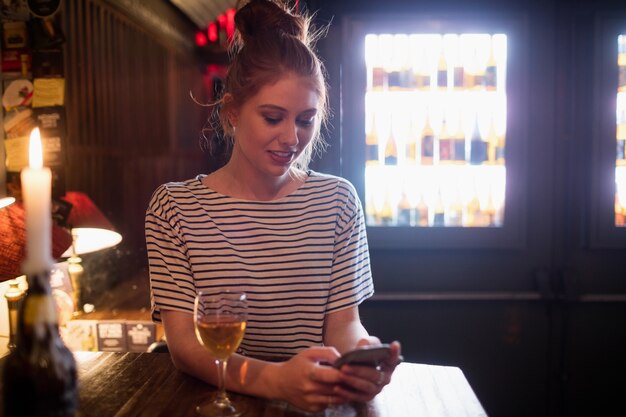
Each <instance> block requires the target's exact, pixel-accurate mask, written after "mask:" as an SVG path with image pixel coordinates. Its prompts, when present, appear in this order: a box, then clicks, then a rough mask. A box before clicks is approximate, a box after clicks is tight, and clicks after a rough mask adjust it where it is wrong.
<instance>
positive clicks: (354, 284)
mask: <svg viewBox="0 0 626 417" xmlns="http://www.w3.org/2000/svg"><path fill="white" fill-rule="evenodd" d="M337 194H338V195H339V196H341V201H342V207H339V212H338V219H337V227H336V232H335V247H334V253H333V265H332V271H331V281H330V293H329V297H328V305H327V306H326V312H327V313H332V312H334V311H339V310H343V309H345V308H348V307H353V306H355V305H358V304H360V303H361V302H362V301H363V300H365V299H366V298H369V297H371V296H372V295H373V294H374V284H373V282H372V273H371V269H370V259H369V249H368V245H367V234H366V229H365V221H364V216H363V210H362V208H361V202H360V201H359V198H358V196H357V194H356V190H355V189H354V186H353V185H352V184H350V183H349V182H348V181H346V180H340V181H339V182H338V188H337Z"/></svg>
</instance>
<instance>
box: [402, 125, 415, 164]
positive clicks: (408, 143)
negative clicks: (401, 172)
mask: <svg viewBox="0 0 626 417" xmlns="http://www.w3.org/2000/svg"><path fill="white" fill-rule="evenodd" d="M415 124H416V122H415V119H414V118H411V120H409V129H408V132H407V136H406V140H405V142H404V162H405V163H406V164H407V165H415V164H416V163H417V128H416V126H415Z"/></svg>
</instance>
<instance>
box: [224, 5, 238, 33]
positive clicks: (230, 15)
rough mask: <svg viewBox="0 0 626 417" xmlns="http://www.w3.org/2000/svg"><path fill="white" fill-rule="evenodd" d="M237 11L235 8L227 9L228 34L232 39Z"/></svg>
mask: <svg viewBox="0 0 626 417" xmlns="http://www.w3.org/2000/svg"><path fill="white" fill-rule="evenodd" d="M235 12H236V10H235V9H234V8H231V9H228V10H227V11H226V36H228V39H231V38H232V37H233V34H234V33H235Z"/></svg>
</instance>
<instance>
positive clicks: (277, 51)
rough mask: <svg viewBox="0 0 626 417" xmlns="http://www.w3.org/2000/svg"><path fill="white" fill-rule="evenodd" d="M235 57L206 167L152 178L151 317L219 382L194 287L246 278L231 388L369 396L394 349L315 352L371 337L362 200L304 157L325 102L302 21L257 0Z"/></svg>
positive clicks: (182, 353) (273, 395)
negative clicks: (212, 162)
mask: <svg viewBox="0 0 626 417" xmlns="http://www.w3.org/2000/svg"><path fill="white" fill-rule="evenodd" d="M235 24H236V28H237V30H236V35H235V40H234V42H233V60H232V63H231V66H230V67H229V71H228V75H227V77H226V80H225V85H224V95H223V97H222V99H221V101H220V103H219V105H220V107H219V116H220V122H221V123H220V124H221V128H222V129H223V133H224V137H225V138H226V139H227V140H228V141H229V142H228V143H229V144H230V145H231V146H230V147H229V151H230V157H229V159H228V162H227V163H226V164H225V165H224V166H223V167H221V168H220V169H218V170H216V171H214V172H212V173H210V174H209V175H200V176H198V177H196V178H194V179H191V180H188V181H185V182H178V183H169V184H165V185H163V186H161V187H159V188H158V189H157V190H156V191H155V193H154V195H153V197H152V200H151V202H150V205H149V208H148V211H147V217H146V240H147V246H148V255H149V261H150V280H151V291H152V304H153V318H154V320H156V321H162V322H163V325H164V328H165V333H166V337H167V340H168V346H169V349H170V352H171V355H172V359H173V361H174V363H175V364H176V366H177V367H178V368H180V369H181V370H182V371H184V372H187V373H189V374H191V375H194V376H196V377H198V378H200V379H202V380H204V381H207V382H209V383H212V384H215V383H216V370H215V369H213V368H214V367H212V366H209V364H211V363H213V360H212V358H211V356H210V354H209V353H208V352H207V351H206V350H204V349H203V348H202V347H201V346H200V344H199V343H198V341H197V340H196V336H195V333H194V327H193V319H192V310H193V300H194V296H195V293H196V292H197V291H198V290H199V289H203V288H204V289H206V288H225V289H226V288H231V289H239V290H244V291H245V292H246V293H247V295H248V301H249V312H248V327H247V329H246V335H245V338H244V340H243V342H242V344H241V348H240V350H239V351H238V353H237V354H235V355H233V356H232V357H231V359H230V360H229V366H228V375H227V378H226V384H227V385H226V387H227V389H228V390H231V391H237V392H241V393H246V394H250V395H254V396H260V397H265V398H269V399H280V400H285V401H288V402H289V403H291V404H293V405H295V406H296V407H299V408H301V409H304V410H307V411H319V410H322V409H323V408H324V407H326V406H328V405H331V404H342V403H345V402H348V401H368V400H370V399H372V398H373V397H374V396H375V395H376V394H378V393H379V392H380V391H381V389H382V388H383V387H384V385H386V384H387V383H389V381H390V378H391V374H392V373H393V370H394V368H395V366H396V364H397V362H398V359H399V357H400V345H399V343H398V342H394V343H392V355H391V357H390V358H389V359H388V361H387V362H386V363H385V364H384V365H383V366H382V368H380V369H374V368H370V367H363V366H351V365H344V366H343V367H342V368H341V369H340V370H337V369H335V368H333V367H330V366H326V365H324V364H325V363H332V362H334V361H335V360H336V359H337V358H338V357H339V356H340V354H341V353H343V352H346V351H349V350H352V349H354V348H355V347H357V346H364V345H376V344H379V343H380V341H379V340H378V338H376V337H374V336H370V335H369V334H368V333H367V331H366V330H365V328H364V327H363V326H362V324H361V322H360V320H359V313H358V305H359V304H360V303H361V302H362V301H363V300H364V299H366V298H367V297H369V296H371V295H372V293H373V285H372V279H371V273H370V265H369V255H368V247H367V239H366V235H365V225H364V221H363V213H362V210H361V205H360V202H359V200H358V197H357V195H356V192H355V190H354V187H353V186H352V185H351V184H350V183H349V182H347V181H346V180H344V179H341V178H338V177H334V176H330V175H324V174H320V173H316V172H313V171H310V170H307V165H308V162H309V160H310V158H311V154H312V152H313V151H314V150H315V149H319V148H320V146H321V143H322V142H321V138H320V136H319V132H320V127H321V125H322V124H323V122H324V121H325V119H326V115H327V97H326V84H325V80H324V75H323V68H322V64H321V62H320V61H319V59H318V57H317V56H316V55H315V53H314V52H313V51H312V49H311V44H312V42H313V39H312V38H313V37H314V36H311V35H310V34H309V20H308V18H306V17H303V16H298V15H294V14H292V13H291V12H289V11H288V10H287V9H285V8H284V7H282V6H280V5H278V4H276V3H274V2H271V1H268V0H253V1H251V2H250V3H248V4H247V5H246V6H244V7H243V8H242V9H240V10H239V11H238V12H237V14H236V17H235Z"/></svg>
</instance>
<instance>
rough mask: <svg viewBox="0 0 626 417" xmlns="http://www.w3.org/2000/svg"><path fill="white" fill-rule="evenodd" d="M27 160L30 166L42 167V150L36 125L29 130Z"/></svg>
mask: <svg viewBox="0 0 626 417" xmlns="http://www.w3.org/2000/svg"><path fill="white" fill-rule="evenodd" d="M28 161H29V165H30V167H31V168H42V167H43V150H42V146H41V137H40V135H39V128H38V127H36V128H34V129H33V130H32V132H30V141H29V143H28Z"/></svg>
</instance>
